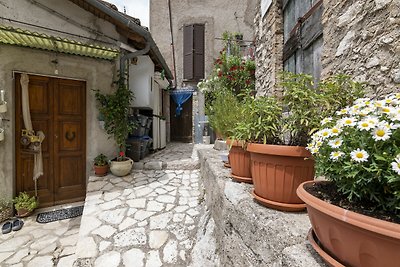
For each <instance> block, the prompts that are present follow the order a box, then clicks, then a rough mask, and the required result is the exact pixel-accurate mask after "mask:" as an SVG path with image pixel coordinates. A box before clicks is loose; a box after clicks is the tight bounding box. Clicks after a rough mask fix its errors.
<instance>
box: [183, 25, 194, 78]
mask: <svg viewBox="0 0 400 267" xmlns="http://www.w3.org/2000/svg"><path fill="white" fill-rule="evenodd" d="M193 29H194V25H187V26H184V27H183V79H185V80H193V78H194V71H193V63H194V62H193V51H194V47H193Z"/></svg>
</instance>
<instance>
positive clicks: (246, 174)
mask: <svg viewBox="0 0 400 267" xmlns="http://www.w3.org/2000/svg"><path fill="white" fill-rule="evenodd" d="M226 144H227V145H228V146H231V145H232V147H231V149H230V150H229V156H228V157H229V164H230V166H231V176H232V180H234V181H236V182H244V183H253V179H252V177H251V168H250V163H251V161H250V153H249V152H247V151H246V150H245V149H243V147H242V142H237V141H233V142H232V141H231V140H229V139H228V140H227V141H226Z"/></svg>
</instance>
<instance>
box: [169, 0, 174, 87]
mask: <svg viewBox="0 0 400 267" xmlns="http://www.w3.org/2000/svg"><path fill="white" fill-rule="evenodd" d="M171 13H172V12H171V1H170V0H168V15H169V29H170V31H171V48H172V65H173V66H172V67H173V68H174V69H173V70H172V71H173V72H174V88H176V64H175V44H174V33H173V29H172V15H171Z"/></svg>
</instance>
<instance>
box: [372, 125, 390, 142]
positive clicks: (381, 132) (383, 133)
mask: <svg viewBox="0 0 400 267" xmlns="http://www.w3.org/2000/svg"><path fill="white" fill-rule="evenodd" d="M391 134H392V131H391V130H390V129H388V128H386V127H377V128H375V130H374V131H373V133H372V138H373V139H374V140H375V141H385V140H387V139H389V138H390V135H391Z"/></svg>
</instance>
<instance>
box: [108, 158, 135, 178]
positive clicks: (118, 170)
mask: <svg viewBox="0 0 400 267" xmlns="http://www.w3.org/2000/svg"><path fill="white" fill-rule="evenodd" d="M132 166H133V160H131V159H130V158H127V160H124V161H115V160H112V161H111V164H110V171H111V173H112V174H114V175H115V176H125V175H128V174H129V173H130V172H131V170H132Z"/></svg>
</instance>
